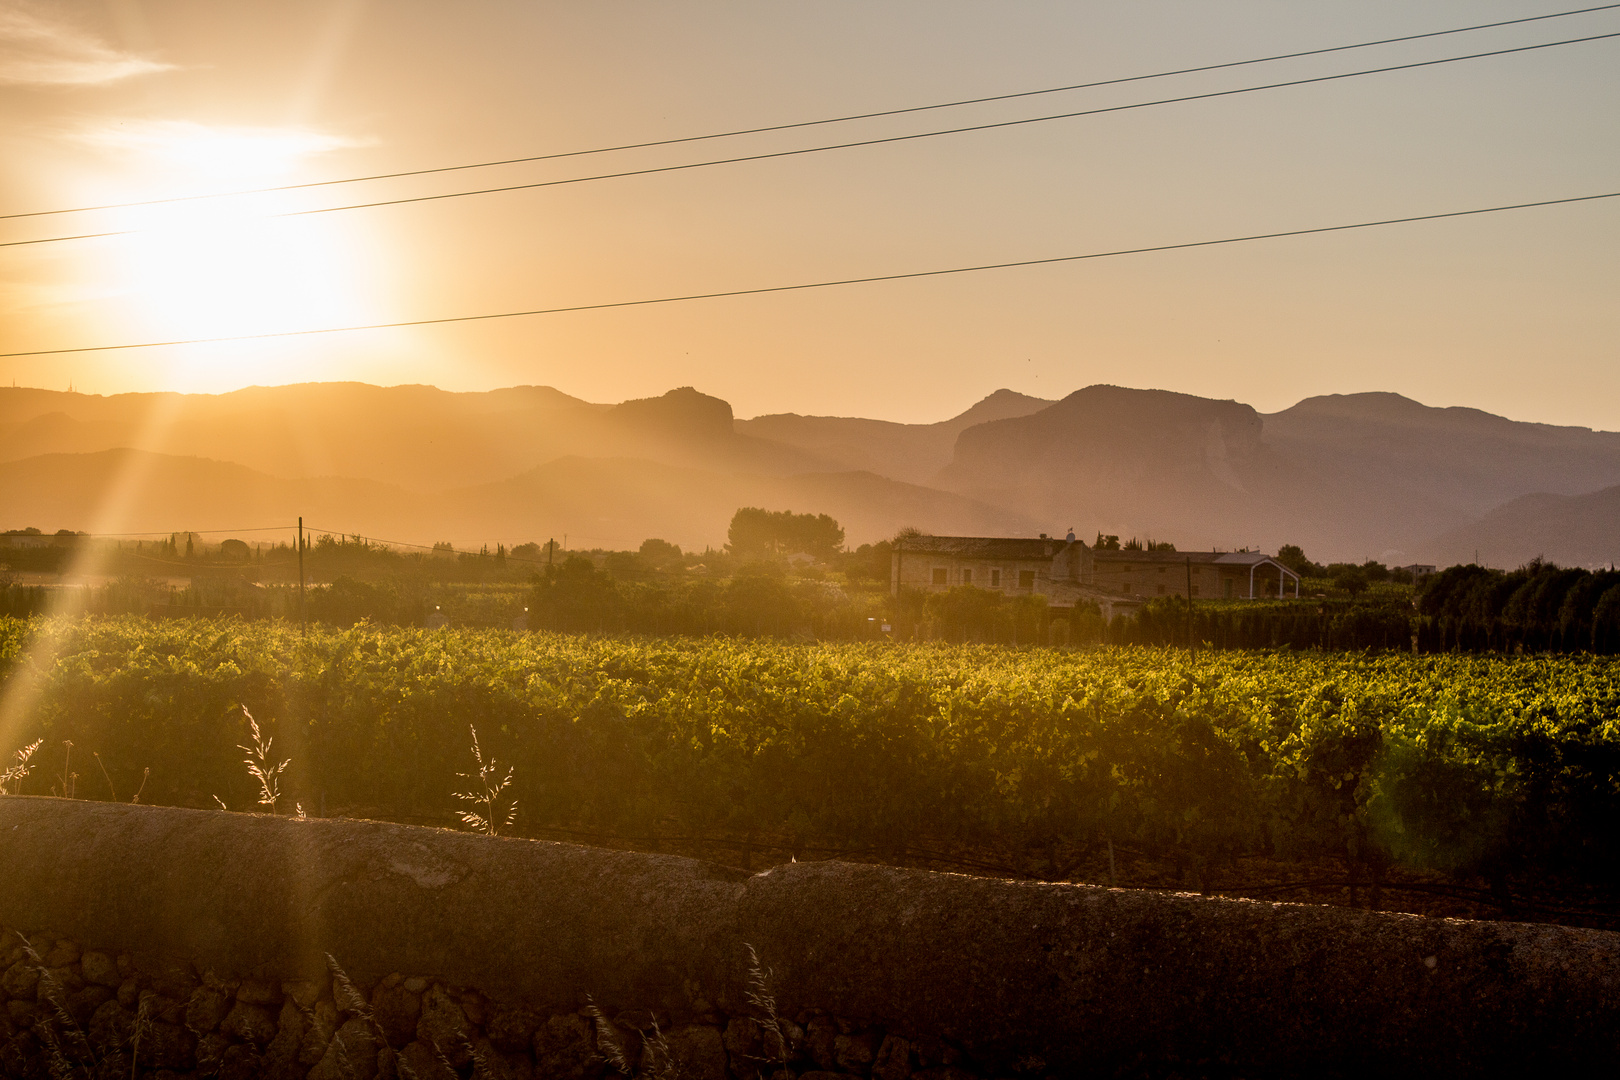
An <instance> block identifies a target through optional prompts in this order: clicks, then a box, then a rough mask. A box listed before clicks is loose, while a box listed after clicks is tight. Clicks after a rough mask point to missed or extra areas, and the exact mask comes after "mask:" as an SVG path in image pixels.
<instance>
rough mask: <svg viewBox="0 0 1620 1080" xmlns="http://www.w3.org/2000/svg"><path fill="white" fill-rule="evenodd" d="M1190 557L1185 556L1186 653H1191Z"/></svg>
mask: <svg viewBox="0 0 1620 1080" xmlns="http://www.w3.org/2000/svg"><path fill="white" fill-rule="evenodd" d="M1192 647H1193V632H1192V556H1191V555H1189V556H1187V651H1188V652H1192Z"/></svg>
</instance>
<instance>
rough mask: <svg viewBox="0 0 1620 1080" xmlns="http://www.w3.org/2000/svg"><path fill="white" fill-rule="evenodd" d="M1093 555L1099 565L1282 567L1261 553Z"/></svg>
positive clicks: (1098, 553) (1124, 552)
mask: <svg viewBox="0 0 1620 1080" xmlns="http://www.w3.org/2000/svg"><path fill="white" fill-rule="evenodd" d="M1092 554H1093V555H1094V557H1095V558H1096V560H1097V561H1098V562H1099V563H1108V562H1133V563H1171V564H1174V565H1177V566H1184V565H1186V563H1187V561H1188V560H1189V559H1190V560H1192V561H1193V562H1195V563H1198V564H1199V565H1209V564H1214V565H1217V566H1258V565H1260V564H1261V563H1272V564H1273V565H1277V566H1281V565H1282V564H1281V563H1278V562H1277V560H1276V559H1274V558H1272V557H1271V556H1270V555H1266V554H1264V553H1263V552H1259V551H1096V552H1093V553H1092ZM1289 572H1290V573H1292V571H1289Z"/></svg>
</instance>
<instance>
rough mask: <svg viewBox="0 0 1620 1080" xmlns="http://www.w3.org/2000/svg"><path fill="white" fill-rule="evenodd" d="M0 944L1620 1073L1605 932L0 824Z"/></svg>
mask: <svg viewBox="0 0 1620 1080" xmlns="http://www.w3.org/2000/svg"><path fill="white" fill-rule="evenodd" d="M0 868H3V870H0V872H3V874H4V882H3V884H0V922H5V923H8V924H10V925H15V926H27V927H32V928H40V929H47V928H48V929H51V930H55V931H58V932H61V933H64V934H68V935H71V936H75V937H76V938H78V939H80V940H82V941H83V942H85V944H86V945H87V946H90V947H101V948H118V949H126V950H132V951H146V952H150V953H162V954H169V955H177V956H181V957H185V958H187V959H189V960H191V961H192V962H194V963H197V964H198V965H199V966H202V967H211V968H213V969H215V970H216V971H219V972H221V973H222V974H226V973H228V974H234V975H249V974H258V975H280V976H281V977H291V976H292V975H295V974H297V973H299V972H300V971H307V970H312V969H315V968H319V967H320V965H321V957H322V954H324V953H325V952H328V951H330V952H332V953H333V954H334V955H336V956H337V957H338V958H339V960H340V961H341V962H342V963H343V964H344V966H345V968H347V969H348V970H349V971H350V973H351V974H353V975H355V976H356V977H357V978H361V979H369V978H375V977H377V976H380V975H383V974H386V973H388V972H393V971H401V972H411V973H417V974H424V975H434V976H438V977H441V978H444V979H447V980H450V981H453V982H456V983H460V984H464V985H468V986H475V987H478V988H480V989H482V990H484V991H485V992H486V993H489V994H491V995H494V996H497V997H503V996H504V997H512V998H521V999H524V1000H527V1001H529V1002H530V1003H532V1004H534V1005H536V1006H553V1005H556V1006H563V1007H572V1006H574V1005H577V1004H578V1003H579V1002H580V1001H581V1000H582V999H583V997H584V995H585V994H587V993H590V994H593V995H594V996H595V997H596V999H597V1000H599V1001H602V1002H603V1003H604V1004H612V1005H614V1006H617V1007H624V1008H665V1009H669V1010H671V1011H675V1012H701V1011H704V1010H705V1009H706V1008H708V1007H718V1008H722V1009H726V1010H728V1011H733V1012H743V1011H745V1007H744V1005H743V1002H742V1000H741V997H742V991H743V989H744V986H745V966H744V958H745V956H746V952H745V943H747V944H752V945H754V946H755V947H756V949H757V950H758V951H759V954H760V957H761V959H762V961H763V962H764V963H765V964H767V965H769V966H770V967H771V968H772V969H773V980H772V982H773V988H774V989H775V991H776V993H777V995H778V997H779V998H780V1000H781V1003H782V1008H783V1011H784V1013H787V1014H792V1013H796V1012H798V1011H800V1010H804V1009H821V1010H825V1011H826V1012H828V1013H831V1014H833V1015H836V1016H840V1017H847V1018H850V1019H855V1020H861V1021H870V1022H876V1023H881V1024H884V1025H886V1026H887V1027H889V1028H890V1029H892V1030H896V1031H901V1032H905V1033H910V1034H912V1035H919V1036H928V1035H943V1036H947V1037H950V1038H952V1039H955V1040H959V1041H960V1042H962V1043H963V1044H965V1045H966V1046H968V1047H969V1048H971V1050H972V1051H973V1052H974V1054H975V1056H976V1057H979V1058H980V1059H981V1060H984V1061H986V1062H989V1063H1002V1064H1004V1065H1006V1066H1008V1067H1010V1066H1011V1065H1012V1064H1013V1063H1014V1062H1016V1061H1017V1060H1019V1059H1020V1058H1029V1057H1040V1058H1042V1059H1044V1060H1045V1061H1046V1062H1047V1063H1048V1065H1049V1066H1051V1067H1053V1068H1055V1069H1058V1070H1060V1071H1072V1070H1075V1069H1079V1068H1081V1067H1090V1068H1100V1069H1103V1070H1104V1071H1116V1070H1121V1069H1126V1070H1129V1069H1133V1068H1135V1067H1137V1066H1141V1065H1143V1064H1145V1063H1149V1062H1169V1061H1180V1062H1189V1063H1199V1062H1202V1063H1207V1064H1210V1065H1220V1064H1222V1063H1226V1064H1230V1065H1234V1066H1237V1067H1239V1068H1242V1069H1245V1070H1247V1071H1250V1072H1255V1073H1265V1072H1279V1073H1292V1072H1306V1071H1315V1072H1338V1071H1356V1070H1360V1069H1368V1068H1377V1069H1381V1070H1382V1071H1385V1072H1391V1073H1409V1072H1417V1071H1426V1070H1427V1071H1431V1072H1438V1073H1441V1074H1444V1075H1458V1074H1468V1073H1479V1074H1483V1073H1486V1072H1489V1071H1491V1070H1492V1069H1494V1068H1500V1067H1501V1066H1502V1065H1504V1064H1505V1063H1507V1062H1509V1061H1515V1060H1516V1061H1520V1062H1522V1063H1524V1064H1530V1063H1532V1062H1533V1063H1535V1064H1538V1065H1541V1066H1543V1067H1546V1066H1548V1065H1549V1064H1553V1063H1558V1062H1563V1063H1565V1064H1573V1063H1577V1062H1585V1063H1592V1062H1598V1061H1610V1062H1612V1061H1613V1060H1614V1055H1615V1053H1616V1052H1617V1051H1620V935H1615V934H1610V933H1605V932H1601V931H1593V930H1580V929H1571V928H1565V927H1554V926H1537V925H1526V924H1512V923H1474V922H1465V921H1459V920H1440V919H1425V918H1419V917H1415V916H1403V915H1391V914H1380V913H1372V912H1358V911H1346V910H1341V909H1332V908H1318V907H1307V906H1302V905H1290V904H1271V903H1258V902H1252V901H1236V900H1215V899H1206V898H1201V897H1193V896H1184V895H1166V894H1162V893H1153V892H1140V891H1131V890H1115V889H1102V888H1095V887H1089V886H1075V885H1043V884H1032V883H1022V882H1008V881H996V880H989V879H982V878H969V877H961V876H956V875H948V874H932V873H925V872H921V871H910V870H899V869H893V868H886V867H873V866H857V865H850V864H842V863H798V864H790V865H788V866H782V867H777V868H775V869H773V870H770V871H767V872H766V873H763V874H758V875H755V876H754V877H752V878H744V877H743V876H742V875H739V874H734V873H732V872H729V871H725V870H721V869H718V868H715V867H712V866H708V865H706V864H703V863H700V862H696V861H693V860H688V859H680V858H674V857H668V856H657V855H635V854H626V853H621V852H611V851H602V850H596V849H589V848H579V847H572V846H568V845H563V844H553V843H543V842H536V841H526V840H498V839H490V838H487V837H480V836H471V835H467V834H461V833H452V832H445V831H440V830H433V829H421V828H412V827H408V826H396V825H385V824H375V823H368V822H352V821H307V822H296V821H290V820H288V819H284V818H282V819H276V818H269V817H260V816H250V815H244V814H225V813H213V812H202V811H191V810H173V809H159V808H150V807H132V806H119V805H112V804H105V803H83V802H65V801H59V800H53V799H24V798H5V799H0Z"/></svg>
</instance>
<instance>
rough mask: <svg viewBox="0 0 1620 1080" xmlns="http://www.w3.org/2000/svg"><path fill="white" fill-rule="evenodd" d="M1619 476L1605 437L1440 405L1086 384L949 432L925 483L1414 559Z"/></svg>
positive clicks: (1613, 437) (1151, 525) (1135, 524)
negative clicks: (950, 447) (1496, 520)
mask: <svg viewBox="0 0 1620 1080" xmlns="http://www.w3.org/2000/svg"><path fill="white" fill-rule="evenodd" d="M1617 482H1620V434H1615V433H1612V432H1594V431H1592V430H1590V429H1587V428H1574V427H1554V426H1552V425H1547V424H1528V423H1520V422H1518V421H1513V420H1507V419H1504V418H1503V417H1499V416H1493V415H1491V414H1489V413H1484V412H1480V411H1479V410H1475V409H1456V408H1451V409H1440V408H1431V407H1429V406H1425V405H1421V404H1419V403H1418V402H1415V401H1411V400H1409V399H1407V398H1403V397H1401V396H1399V395H1397V394H1352V395H1334V396H1329V397H1318V398H1310V399H1307V400H1306V401H1302V402H1300V403H1299V404H1298V405H1295V406H1294V407H1293V408H1291V409H1287V410H1284V411H1283V412H1280V413H1276V414H1272V415H1270V416H1261V415H1260V414H1258V413H1256V412H1255V411H1254V410H1253V409H1251V408H1250V407H1249V406H1247V405H1241V404H1238V403H1237V402H1230V401H1226V402H1220V401H1212V400H1209V399H1205V398H1196V397H1191V396H1189V395H1185V394H1172V393H1167V392H1165V391H1158V390H1129V389H1124V388H1120V387H1112V386H1092V387H1087V388H1086V389H1084V390H1079V391H1076V392H1075V393H1074V394H1071V395H1069V396H1068V397H1067V398H1064V399H1063V401H1061V402H1059V403H1058V404H1056V405H1054V406H1052V407H1051V408H1048V409H1045V410H1043V411H1041V412H1038V413H1034V414H1032V415H1030V416H1026V417H1021V418H1015V419H1008V420H1001V421H997V422H995V423H991V424H984V425H980V426H979V427H976V428H972V429H970V430H968V431H966V432H964V433H963V435H962V437H961V439H960V440H959V441H958V443H957V448H956V454H955V457H954V459H953V461H952V463H951V465H950V466H949V467H948V468H947V469H945V470H944V471H943V472H942V473H941V474H940V476H939V478H938V483H939V485H940V486H943V487H945V488H947V489H949V490H953V491H957V492H960V493H962V494H965V495H969V496H972V497H975V498H978V499H981V500H983V501H986V502H990V503H993V504H995V505H1001V506H1018V507H1022V508H1026V512H1033V513H1035V514H1036V515H1037V516H1041V517H1044V519H1045V520H1049V521H1055V520H1057V519H1059V518H1061V519H1064V520H1065V521H1068V520H1073V521H1074V522H1075V523H1076V524H1077V525H1081V526H1082V527H1083V528H1089V529H1101V530H1102V531H1104V532H1119V533H1120V534H1121V535H1133V534H1134V535H1142V536H1147V535H1153V536H1155V537H1158V538H1162V539H1169V540H1172V541H1174V542H1176V543H1178V544H1180V545H1182V546H1208V545H1210V544H1216V545H1239V544H1254V545H1257V546H1260V547H1265V548H1268V549H1272V550H1274V549H1275V548H1276V546H1277V545H1278V544H1281V543H1284V542H1291V543H1299V544H1302V545H1304V546H1305V548H1306V550H1307V551H1308V552H1320V553H1321V554H1322V555H1323V556H1324V557H1332V558H1357V559H1359V558H1364V557H1380V556H1388V557H1392V558H1408V557H1409V558H1412V559H1417V558H1420V557H1425V556H1427V555H1430V554H1432V553H1433V552H1435V551H1437V550H1439V548H1438V544H1437V542H1436V541H1435V540H1434V538H1436V537H1437V536H1438V535H1439V534H1442V533H1446V532H1448V531H1449V530H1453V529H1458V528H1460V527H1462V526H1463V525H1465V524H1467V523H1468V522H1470V521H1472V520H1474V519H1477V518H1480V517H1481V516H1482V515H1484V514H1486V513H1487V512H1488V511H1490V510H1491V509H1492V508H1493V507H1496V506H1498V505H1500V504H1501V503H1503V502H1505V501H1507V500H1508V499H1511V498H1514V497H1516V496H1519V495H1524V494H1527V493H1530V492H1554V493H1560V494H1572V493H1577V492H1582V491H1591V490H1592V489H1594V488H1598V487H1602V486H1604V485H1608V484H1614V483H1617Z"/></svg>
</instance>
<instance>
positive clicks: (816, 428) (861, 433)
mask: <svg viewBox="0 0 1620 1080" xmlns="http://www.w3.org/2000/svg"><path fill="white" fill-rule="evenodd" d="M1050 404H1052V403H1051V402H1050V401H1046V400H1044V399H1042V398H1035V397H1029V396H1028V395H1026V394H1019V393H1015V392H1013V391H1011V390H997V391H996V392H995V393H993V394H991V395H990V396H989V397H987V398H985V399H984V400H983V401H980V402H979V403H978V404H976V405H974V406H973V407H972V408H971V409H969V410H968V411H967V412H964V413H962V414H961V415H960V416H954V417H952V418H951V419H949V420H942V421H940V422H939V423H937V424H897V423H894V422H892V421H888V420H862V419H860V418H858V417H852V416H800V415H799V414H798V413H773V414H770V415H767V416H756V417H755V418H754V419H752V420H739V421H737V430H738V431H739V432H741V433H743V434H745V435H755V436H759V437H761V438H764V439H770V440H772V441H774V442H777V443H781V444H783V445H786V446H793V447H797V448H798V449H800V450H802V451H805V452H806V453H810V454H814V455H817V456H819V457H821V458H824V459H826V460H827V461H829V462H832V463H833V464H835V465H838V466H841V467H843V468H846V469H862V470H868V471H871V472H875V473H878V474H879V475H882V476H888V477H892V478H894V479H896V480H908V481H911V482H913V483H918V484H922V483H927V482H929V481H931V480H932V479H933V478H934V476H935V474H937V473H938V472H939V470H940V469H942V468H944V467H945V466H946V465H947V464H948V463H949V462H950V460H951V451H952V449H953V447H955V445H956V439H957V436H959V435H960V434H961V433H962V432H963V431H966V430H967V429H968V428H970V427H973V426H974V425H976V424H982V423H986V422H988V421H992V420H1002V419H1006V418H1007V417H1013V416H1028V415H1029V414H1030V413H1034V412H1038V411H1040V410H1041V409H1044V408H1046V407H1047V406H1048V405H1050Z"/></svg>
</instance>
